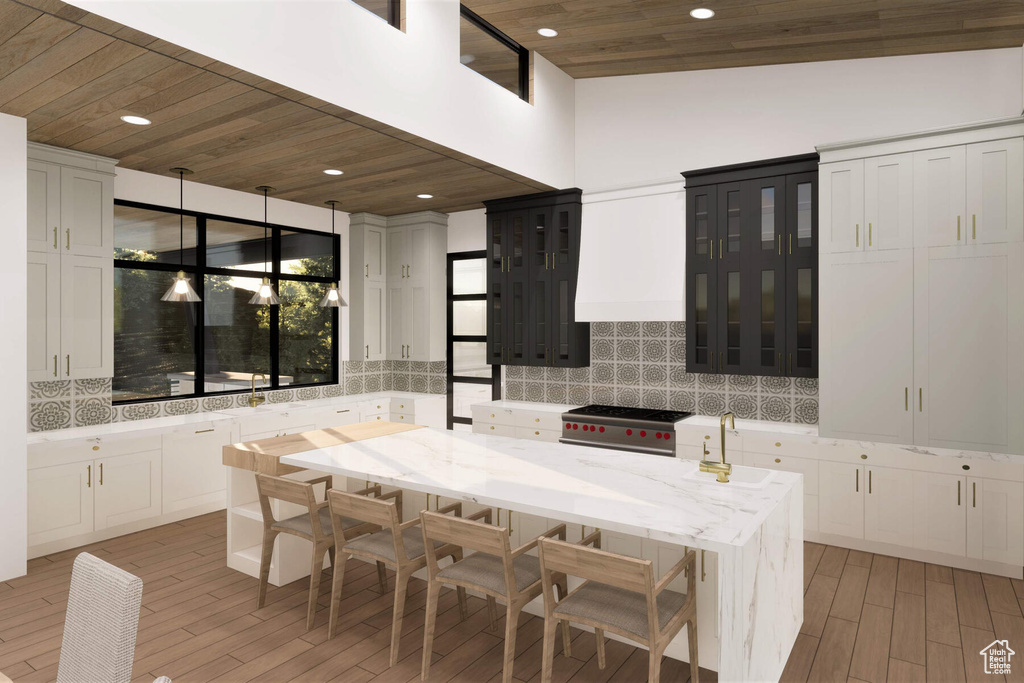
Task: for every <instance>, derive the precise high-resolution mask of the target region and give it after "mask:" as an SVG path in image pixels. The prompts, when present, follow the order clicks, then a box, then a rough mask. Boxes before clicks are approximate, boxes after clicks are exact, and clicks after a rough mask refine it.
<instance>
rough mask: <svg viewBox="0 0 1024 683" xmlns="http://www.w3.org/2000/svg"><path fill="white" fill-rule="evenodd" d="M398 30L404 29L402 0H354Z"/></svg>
mask: <svg viewBox="0 0 1024 683" xmlns="http://www.w3.org/2000/svg"><path fill="white" fill-rule="evenodd" d="M353 2H355V3H356V4H357V5H359V6H360V7H362V8H363V9H365V10H367V11H368V12H370V13H371V14H375V15H377V16H378V17H380V18H381V19H383V20H384V21H386V22H388V23H389V24H391V25H392V26H394V27H395V28H397V29H401V28H402V0H353Z"/></svg>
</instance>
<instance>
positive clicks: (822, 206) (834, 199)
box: [818, 159, 865, 254]
mask: <svg viewBox="0 0 1024 683" xmlns="http://www.w3.org/2000/svg"><path fill="white" fill-rule="evenodd" d="M818 187H819V189H818V201H819V208H818V217H819V223H820V226H821V229H820V230H819V234H820V235H821V243H822V251H823V252H824V253H833V254H835V253H840V252H847V251H861V250H863V249H864V244H865V241H864V239H863V237H864V235H862V234H861V233H862V231H863V227H864V160H863V159H854V160H852V161H840V162H836V163H831V164H822V165H821V167H820V168H819V171H818Z"/></svg>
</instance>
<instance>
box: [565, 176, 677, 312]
mask: <svg viewBox="0 0 1024 683" xmlns="http://www.w3.org/2000/svg"><path fill="white" fill-rule="evenodd" d="M685 209H686V203H685V200H684V190H683V180H682V179H680V180H677V181H671V182H663V183H657V184H650V185H645V186H642V187H633V188H628V189H619V190H610V191H604V192H593V193H584V194H583V219H582V230H581V237H580V269H579V280H578V284H577V288H576V320H578V321H580V322H596V321H629V320H683V316H684V313H685V311H686V307H685V296H684V286H685V266H686V264H685V260H684V248H685V244H686V211H685Z"/></svg>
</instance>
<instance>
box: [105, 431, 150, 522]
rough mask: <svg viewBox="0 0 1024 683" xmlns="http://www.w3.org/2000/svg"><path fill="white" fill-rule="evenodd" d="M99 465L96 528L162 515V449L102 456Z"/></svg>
mask: <svg viewBox="0 0 1024 683" xmlns="http://www.w3.org/2000/svg"><path fill="white" fill-rule="evenodd" d="M96 467H97V468H100V469H99V472H98V475H99V476H98V479H97V483H98V484H99V485H98V486H97V487H96V530H97V531H99V530H100V529H107V528H110V527H115V526H118V525H121V524H127V523H129V522H134V521H137V520H140V519H147V518H149V517H157V516H159V515H160V512H161V507H162V506H161V493H162V490H163V489H162V485H161V472H160V451H159V450H154V451H144V452H142V453H132V454H130V455H120V456H117V457H114V458H103V459H100V460H97V461H96Z"/></svg>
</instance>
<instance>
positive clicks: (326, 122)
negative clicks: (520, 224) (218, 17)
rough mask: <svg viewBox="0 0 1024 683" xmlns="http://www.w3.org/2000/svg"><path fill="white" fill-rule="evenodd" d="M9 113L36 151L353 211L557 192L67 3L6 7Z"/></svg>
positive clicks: (5, 1)
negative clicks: (333, 171) (126, 118)
mask: <svg viewBox="0 0 1024 683" xmlns="http://www.w3.org/2000/svg"><path fill="white" fill-rule="evenodd" d="M0 112H4V113H8V114H13V115H15V116H21V117H24V118H26V119H28V131H29V139H30V140H33V141H35V142H41V143H45V144H50V145H54V146H56V147H65V148H70V149H75V150H79V151H82V152H89V153H92V154H100V155H103V156H109V157H113V158H115V159H118V160H119V163H120V166H122V167H124V168H131V169H135V170H140V171H146V172H149V173H157V174H164V175H171V174H169V173H168V170H169V169H170V168H171V167H174V166H184V167H186V168H190V169H192V170H193V171H195V175H193V176H190V178H189V180H193V181H195V182H200V183H207V184H210V185H215V186H218V187H225V188H229V189H233V190H241V191H244V192H255V187H256V186H257V185H264V184H269V185H271V186H273V187H275V188H277V191H276V192H275V193H274V196H275V197H279V198H281V199H290V200H293V201H297V202H303V203H307V204H313V205H316V206H322V205H323V203H324V201H325V200H328V199H337V200H338V201H340V202H341V204H340V206H339V208H341V209H343V210H345V211H351V212H357V211H369V212H372V213H378V214H382V215H396V214H401V213H409V212H411V211H421V210H424V209H432V210H435V211H442V212H451V211H460V210H463V209H470V208H476V207H479V206H481V202H482V201H484V200H487V199H493V198H498V197H508V196H513V195H518V194H527V193H530V192H536V191H539V190H547V189H551V188H549V187H548V186H547V185H544V184H542V183H538V182H536V181H533V180H531V179H529V178H525V177H523V176H520V175H517V174H515V173H512V172H510V171H507V170H505V169H502V168H498V167H496V166H494V165H492V164H489V163H487V162H484V161H481V160H479V159H474V158H472V157H469V156H467V155H465V154H462V153H460V152H457V151H454V150H451V149H448V148H445V147H443V146H441V145H438V144H436V143H433V142H430V141H428V140H424V139H421V138H418V137H416V136H414V135H411V134H409V133H406V132H404V131H400V130H398V129H395V128H392V127H390V126H387V125H385V124H382V123H380V122H378V121H374V120H372V119H368V118H366V117H364V116H361V115H358V114H356V113H355V112H352V111H349V110H347V109H345V108H343V107H338V106H336V105H333V104H330V103H328V102H324V101H323V100H320V99H318V98H315V97H310V96H308V95H306V94H304V93H302V92H299V91H297V90H294V89H292V88H289V87H287V86H283V85H280V84H278V83H274V82H272V81H268V80H266V79H264V78H261V77H258V76H256V75H254V74H250V73H247V72H244V71H241V70H239V69H237V68H235V67H232V66H229V65H227V64H223V63H220V62H217V61H215V60H212V59H210V58H209V57H206V56H204V55H200V54H197V53H194V52H191V51H188V50H185V49H184V48H181V47H179V46H176V45H173V44H171V43H168V42H166V41H164V40H159V39H157V38H155V37H153V36H150V35H148V34H145V33H142V32H141V31H136V30H134V29H130V28H128V27H125V26H122V25H120V24H117V23H115V22H112V21H109V20H107V19H104V18H102V17H98V16H96V15H93V14H89V13H88V12H84V11H82V10H80V9H78V8H75V7H72V6H69V5H65V4H64V3H62V2H59V0H24V1H21V2H18V1H16V0H0ZM125 114H135V115H139V116H145V117H146V118H149V119H151V120H152V121H153V124H152V125H150V126H141V127H140V126H133V125H130V124H127V123H124V122H123V121H121V120H120V117H121V116H123V115H125ZM326 168H339V169H342V170H343V171H344V172H345V173H344V175H342V176H327V175H325V174H324V173H323V170H324V169H326ZM420 193H429V194H432V195H434V198H433V199H430V200H422V199H418V198H417V197H416V195H417V194H420Z"/></svg>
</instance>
